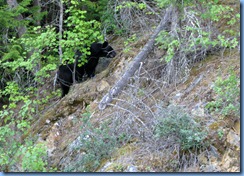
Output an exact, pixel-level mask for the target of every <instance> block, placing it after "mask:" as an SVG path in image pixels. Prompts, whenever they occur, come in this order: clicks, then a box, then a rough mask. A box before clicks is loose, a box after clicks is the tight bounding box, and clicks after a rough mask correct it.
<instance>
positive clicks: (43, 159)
mask: <svg viewBox="0 0 244 176" xmlns="http://www.w3.org/2000/svg"><path fill="white" fill-rule="evenodd" d="M21 154H22V155H23V158H22V163H21V164H22V170H23V171H24V172H46V171H47V169H46V168H47V148H46V146H45V145H44V144H37V145H33V144H31V145H30V146H27V147H24V146H22V147H21V149H20V155H21Z"/></svg>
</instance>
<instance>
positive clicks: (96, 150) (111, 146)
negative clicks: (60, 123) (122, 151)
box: [65, 108, 127, 172]
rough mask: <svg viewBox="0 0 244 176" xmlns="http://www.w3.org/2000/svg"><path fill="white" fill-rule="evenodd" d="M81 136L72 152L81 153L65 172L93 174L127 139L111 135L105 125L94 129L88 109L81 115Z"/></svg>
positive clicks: (107, 126)
mask: <svg viewBox="0 0 244 176" xmlns="http://www.w3.org/2000/svg"><path fill="white" fill-rule="evenodd" d="M82 117H83V119H82V122H83V125H82V127H81V131H82V134H81V135H80V137H79V139H80V140H79V141H78V144H76V145H75V146H73V147H72V150H75V151H78V152H79V151H82V152H81V153H80V154H79V155H80V157H79V158H78V159H77V160H76V161H73V162H71V163H70V165H68V166H67V167H66V168H65V171H69V172H70V171H71V172H94V171H96V169H97V168H98V167H99V166H100V164H101V162H102V160H104V159H108V158H110V156H111V154H112V153H113V152H114V150H115V149H116V148H117V147H118V146H119V144H121V143H123V141H125V140H126V139H127V138H126V137H125V136H124V134H121V135H118V136H116V135H111V134H112V130H113V129H111V128H110V127H109V125H108V124H107V123H103V124H101V125H100V126H99V127H94V126H93V124H92V123H91V122H90V117H91V113H90V110H89V108H87V109H86V112H85V113H83V114H82Z"/></svg>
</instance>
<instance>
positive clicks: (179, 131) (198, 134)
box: [155, 106, 206, 150]
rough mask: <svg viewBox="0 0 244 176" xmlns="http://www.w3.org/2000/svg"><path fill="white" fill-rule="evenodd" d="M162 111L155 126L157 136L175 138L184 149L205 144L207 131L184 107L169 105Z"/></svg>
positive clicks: (166, 138)
mask: <svg viewBox="0 0 244 176" xmlns="http://www.w3.org/2000/svg"><path fill="white" fill-rule="evenodd" d="M161 111H162V112H161V113H160V116H159V118H158V123H157V124H156V127H155V137H156V138H164V139H165V140H168V139H170V140H172V139H175V141H176V142H177V143H179V144H180V146H181V149H182V150H187V149H191V148H200V147H201V146H203V140H204V139H205V138H206V132H205V131H203V129H201V126H200V124H198V123H197V122H196V121H195V120H194V119H193V118H192V117H191V116H190V115H189V114H187V113H186V112H184V110H183V109H182V108H180V107H176V106H169V107H168V108H166V109H162V110H161Z"/></svg>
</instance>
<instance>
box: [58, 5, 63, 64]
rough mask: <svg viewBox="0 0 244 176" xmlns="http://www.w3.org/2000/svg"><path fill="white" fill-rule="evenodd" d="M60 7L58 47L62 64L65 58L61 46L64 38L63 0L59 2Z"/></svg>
mask: <svg viewBox="0 0 244 176" xmlns="http://www.w3.org/2000/svg"><path fill="white" fill-rule="evenodd" d="M58 5H59V9H60V12H59V45H58V54H59V60H60V63H62V58H63V51H62V46H61V42H62V36H63V15H64V5H63V2H62V0H59V1H58Z"/></svg>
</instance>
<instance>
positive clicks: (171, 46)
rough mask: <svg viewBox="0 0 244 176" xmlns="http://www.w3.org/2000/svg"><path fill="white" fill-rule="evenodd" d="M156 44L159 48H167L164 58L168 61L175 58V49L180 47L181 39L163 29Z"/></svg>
mask: <svg viewBox="0 0 244 176" xmlns="http://www.w3.org/2000/svg"><path fill="white" fill-rule="evenodd" d="M156 44H157V45H159V48H162V49H165V50H166V55H165V57H164V59H165V61H166V62H169V61H170V60H171V59H172V58H173V56H174V54H175V51H176V50H177V49H178V48H179V46H180V41H179V40H178V39H177V38H175V37H173V36H170V35H169V33H168V32H166V31H164V30H163V31H161V32H160V33H159V35H158V37H157V38H156Z"/></svg>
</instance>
